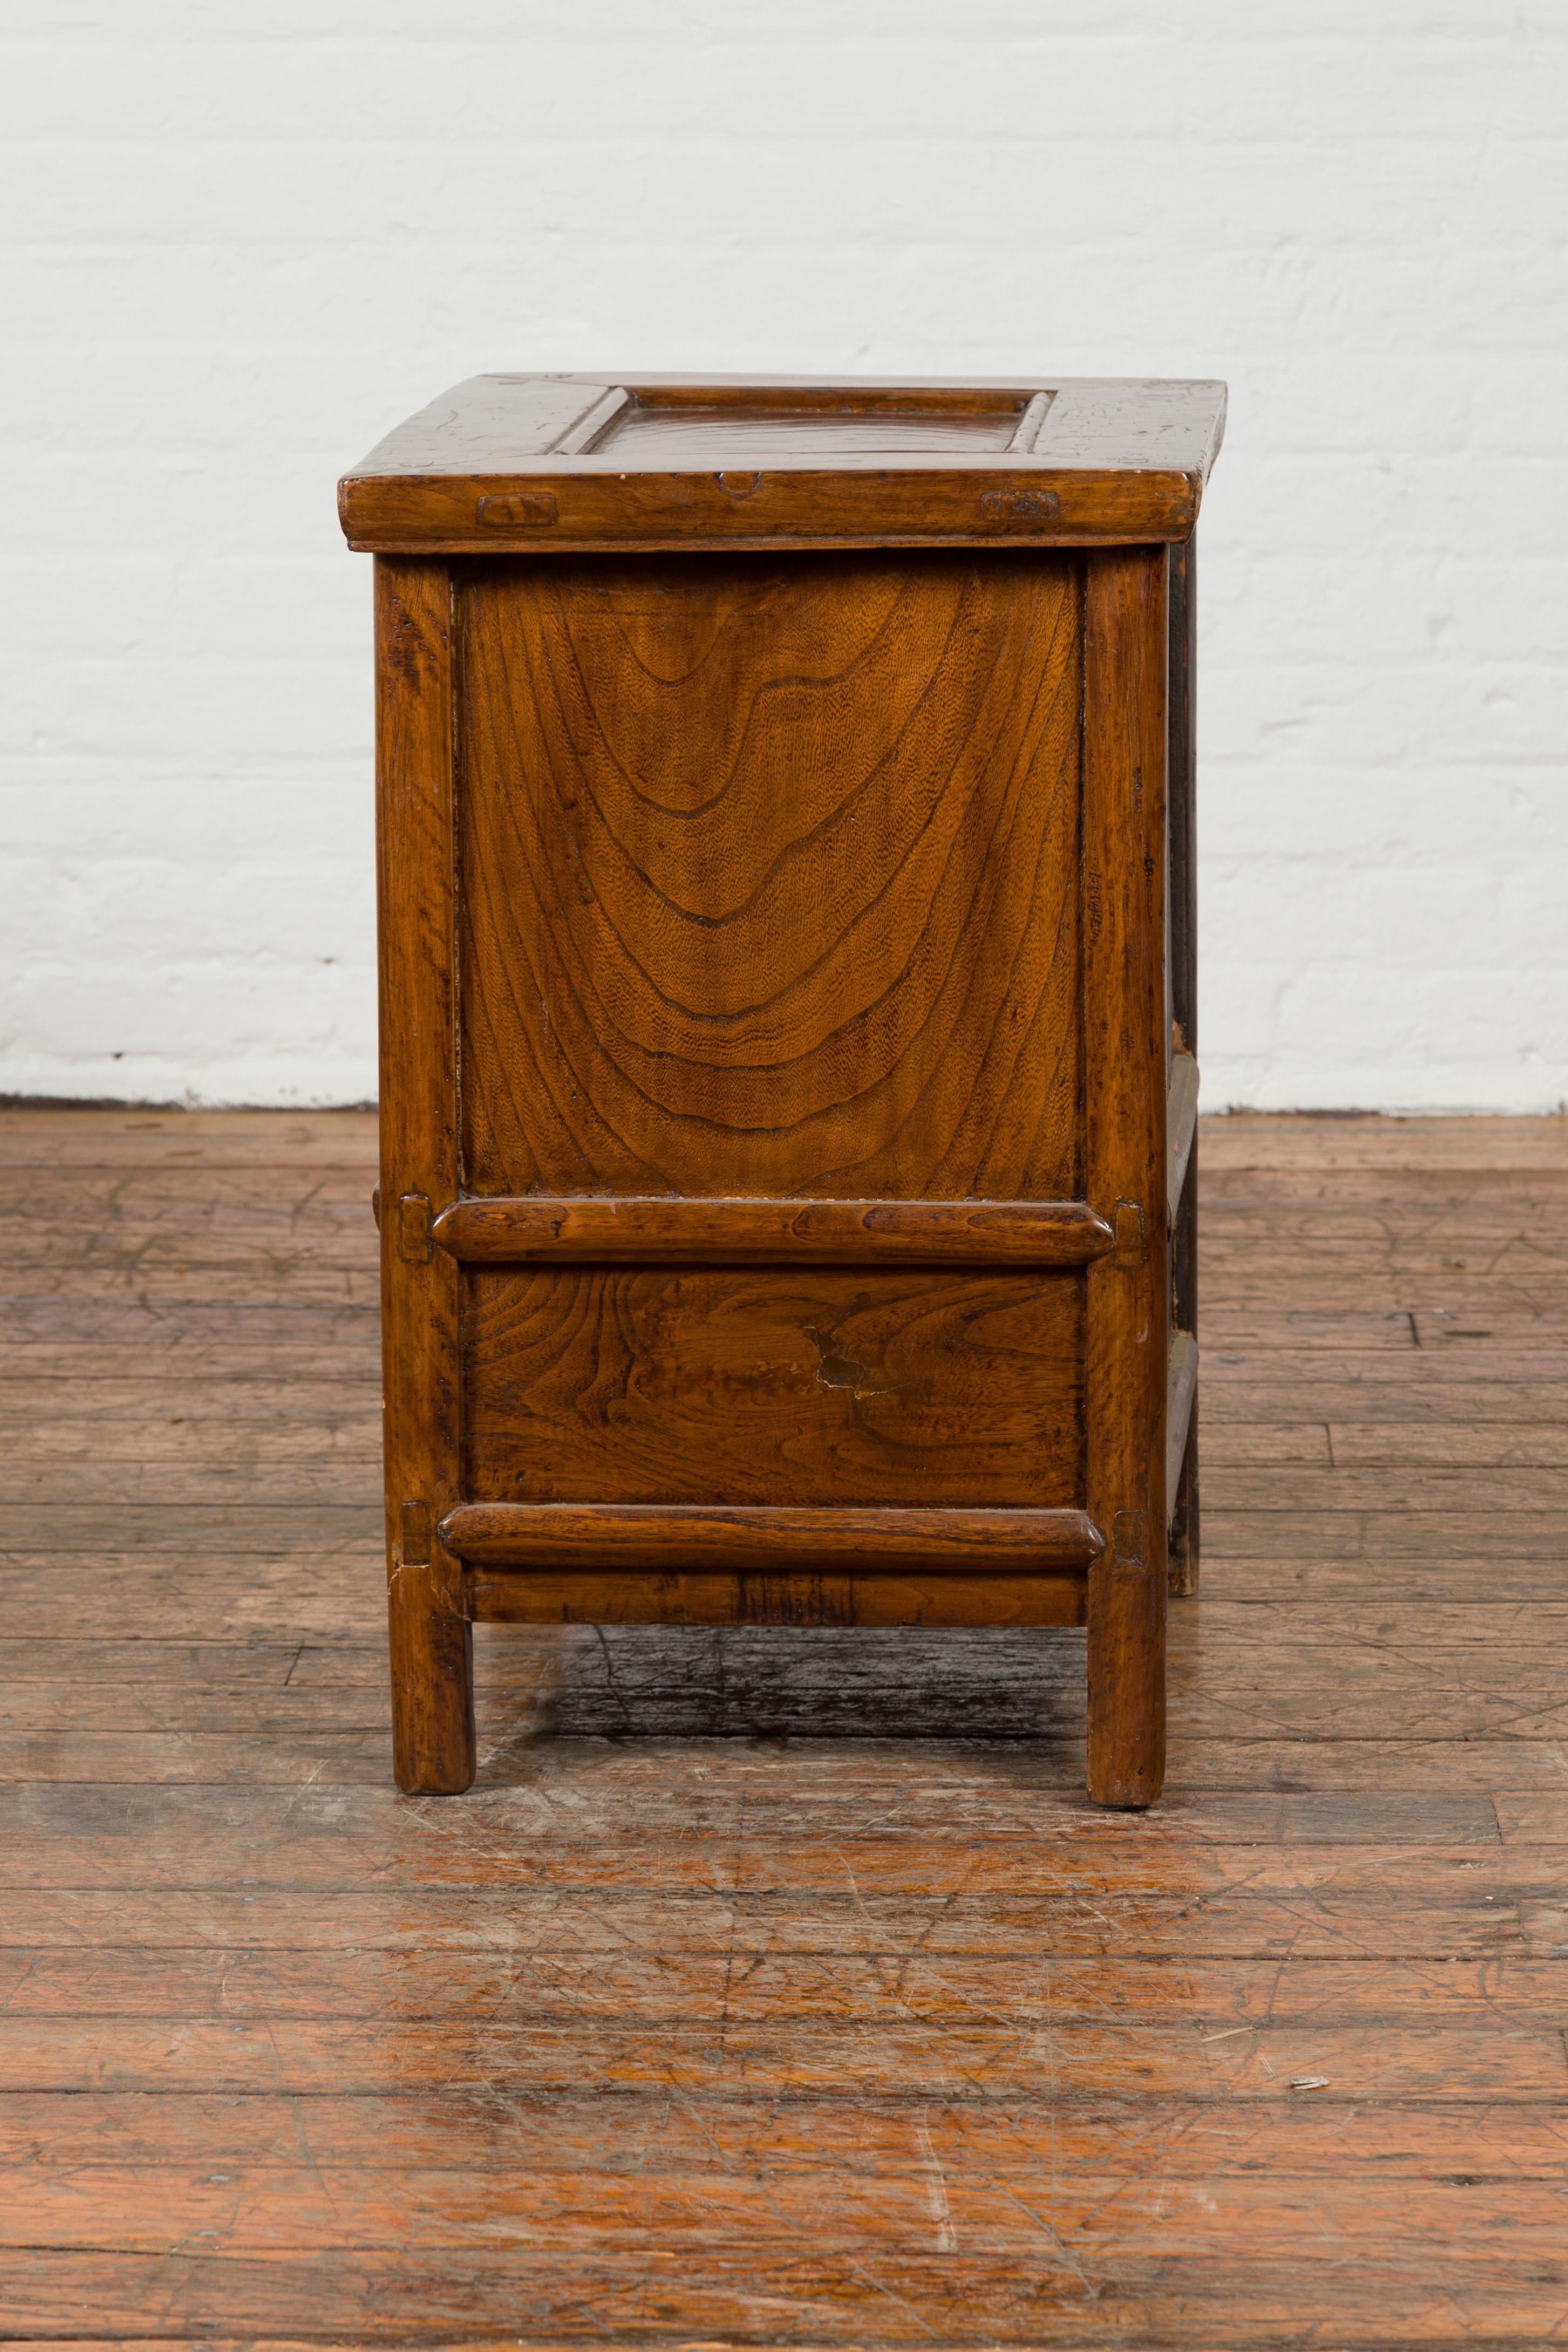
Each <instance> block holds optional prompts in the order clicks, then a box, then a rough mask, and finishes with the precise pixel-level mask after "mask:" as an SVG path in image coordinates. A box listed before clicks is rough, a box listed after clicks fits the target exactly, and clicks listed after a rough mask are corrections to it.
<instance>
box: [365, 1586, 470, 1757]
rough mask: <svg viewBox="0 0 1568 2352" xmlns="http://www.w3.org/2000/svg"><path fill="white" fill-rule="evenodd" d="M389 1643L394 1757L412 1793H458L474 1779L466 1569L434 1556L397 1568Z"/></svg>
mask: <svg viewBox="0 0 1568 2352" xmlns="http://www.w3.org/2000/svg"><path fill="white" fill-rule="evenodd" d="M387 1616H388V1621H389V1631H390V1633H391V1639H392V1754H393V1769H394V1770H395V1773H396V1775H397V1785H398V1787H399V1788H400V1789H402V1790H406V1791H407V1793H408V1794H410V1795H418V1794H425V1795H431V1796H448V1797H457V1796H461V1794H462V1792H463V1790H465V1789H467V1788H470V1787H471V1786H472V1784H473V1778H474V1765H475V1756H474V1633H473V1627H472V1626H471V1625H470V1624H469V1622H468V1618H467V1617H466V1616H465V1615H464V1614H463V1612H462V1571H461V1570H460V1569H459V1568H458V1563H457V1561H456V1560H455V1559H451V1558H450V1556H449V1555H444V1554H440V1553H437V1557H436V1558H435V1559H432V1560H431V1561H430V1562H429V1563H428V1564H426V1565H424V1566H420V1567H417V1568H406V1567H401V1566H397V1567H395V1568H394V1570H393V1572H392V1578H391V1581H390V1583H389V1585H388V1588H387Z"/></svg>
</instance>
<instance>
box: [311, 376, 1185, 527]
mask: <svg viewBox="0 0 1568 2352" xmlns="http://www.w3.org/2000/svg"><path fill="white" fill-rule="evenodd" d="M1225 409H1226V392H1225V386H1224V384H1222V383H1201V382H1200V383H1183V382H1167V381H1163V380H1154V379H1140V378H1117V377H1064V376H1058V377H1055V378H1047V379H1044V380H1042V379H1040V378H1032V379H1026V378H1008V377H987V378H979V379H974V380H972V381H969V382H959V381H957V380H955V379H952V378H948V377H917V376H900V377H861V378H858V379H854V380H836V379H834V378H831V377H824V376H786V375H779V376H725V375H706V376H671V375H661V376H644V375H626V376H620V377H616V378H614V379H612V378H611V377H610V376H608V375H525V374H507V375H479V376H470V377H469V378H468V381H467V382H466V383H459V384H457V385H455V386H454V387H453V389H452V390H451V391H450V392H447V393H444V394H442V396H441V397H440V399H439V400H436V401H433V402H432V403H431V404H430V405H429V407H427V408H424V409H421V410H420V411H419V412H418V414H417V415H415V416H411V417H410V418H408V420H407V421H406V423H405V424H403V425H398V426H397V428H396V429H395V431H394V432H392V433H390V434H389V435H388V436H387V437H386V438H385V440H384V441H382V442H379V443H378V444H377V446H375V448H374V449H373V450H372V451H371V453H370V455H369V456H368V457H365V458H364V459H363V461H362V462H361V463H360V464H359V465H358V466H356V467H354V468H353V470H352V471H351V472H350V473H348V474H346V475H345V476H344V477H343V478H342V481H341V482H340V484H339V486H338V508H339V513H340V515H341V517H342V526H343V531H344V535H345V536H346V538H347V540H348V541H349V544H350V546H351V547H353V548H355V549H358V550H361V551H367V552H373V553H376V554H386V555H392V554H399V555H437V554H452V555H505V554H509V553H510V554H519V553H523V552H527V553H530V554H544V553H548V552H550V551H562V552H574V553H576V552H584V551H599V550H605V551H609V550H615V549H620V548H627V549H629V548H641V549H648V550H652V549H656V548H666V549H679V548H689V549H693V550H697V549H701V548H704V547H724V548H746V547H751V548H758V549H765V548H773V547H857V546H858V547H888V546H917V547H918V546H989V545H1003V546H1011V547H1017V546H1040V547H1084V546H1089V547H1092V546H1101V545H1107V544H1118V545H1126V544H1128V543H1131V542H1138V541H1143V542H1155V541H1173V540H1184V539H1185V538H1186V537H1187V536H1188V535H1189V533H1190V532H1191V530H1192V529H1193V526H1194V523H1195V522H1196V520H1197V514H1198V508H1199V505H1200V503H1201V501H1202V498H1203V491H1204V485H1205V482H1206V480H1207V478H1208V473H1209V468H1210V467H1211V466H1212V465H1213V463H1214V460H1215V457H1216V455H1217V454H1218V450H1219V446H1220V441H1221V437H1222V436H1223V433H1224V430H1225Z"/></svg>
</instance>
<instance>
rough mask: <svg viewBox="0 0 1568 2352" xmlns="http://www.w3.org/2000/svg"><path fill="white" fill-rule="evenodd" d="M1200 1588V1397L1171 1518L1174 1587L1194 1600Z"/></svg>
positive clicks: (1175, 1594)
mask: <svg viewBox="0 0 1568 2352" xmlns="http://www.w3.org/2000/svg"><path fill="white" fill-rule="evenodd" d="M1197 1589H1198V1400H1197V1398H1196V1397H1195V1396H1194V1399H1193V1415H1192V1419H1191V1420H1190V1421H1189V1422H1188V1423H1187V1450H1186V1452H1185V1453H1184V1454H1183V1456H1182V1475H1181V1477H1180V1479H1179V1481H1178V1482H1177V1486H1176V1507H1175V1510H1174V1512H1173V1515H1172V1518H1171V1591H1172V1594H1173V1597H1175V1598H1176V1599H1178V1600H1183V1601H1191V1600H1193V1599H1194V1598H1195V1596H1196V1593H1197Z"/></svg>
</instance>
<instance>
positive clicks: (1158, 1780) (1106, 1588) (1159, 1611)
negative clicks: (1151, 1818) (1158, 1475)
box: [1089, 1514, 1167, 1811]
mask: <svg viewBox="0 0 1568 2352" xmlns="http://www.w3.org/2000/svg"><path fill="white" fill-rule="evenodd" d="M1123 1517H1131V1514H1124V1515H1123ZM1119 1524H1120V1522H1119ZM1136 1524H1137V1526H1139V1527H1140V1528H1142V1526H1143V1525H1144V1524H1145V1522H1144V1520H1143V1517H1142V1514H1140V1515H1138V1517H1137V1521H1136ZM1166 1574H1167V1570H1166V1565H1165V1547H1164V1545H1163V1543H1160V1544H1157V1545H1156V1546H1155V1557H1154V1558H1153V1559H1152V1560H1146V1561H1145V1560H1134V1559H1128V1558H1125V1557H1119V1556H1118V1547H1117V1545H1116V1544H1115V1543H1112V1544H1111V1545H1110V1547H1109V1548H1108V1549H1107V1550H1106V1552H1105V1554H1104V1556H1103V1557H1102V1558H1101V1559H1098V1560H1096V1562H1095V1564H1094V1566H1093V1568H1092V1569H1091V1570H1089V1795H1090V1796H1091V1797H1092V1798H1093V1800H1094V1801H1095V1803H1096V1804H1097V1805H1116V1806H1121V1807H1123V1808H1126V1809H1128V1810H1131V1811H1138V1810H1141V1809H1142V1807H1143V1806H1145V1805H1152V1804H1153V1803H1154V1802H1155V1801H1156V1800H1157V1798H1158V1797H1159V1794H1160V1791H1161V1790H1162V1789H1163V1787H1164V1784H1165V1581H1166Z"/></svg>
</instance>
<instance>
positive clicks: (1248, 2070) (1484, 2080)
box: [0, 1113, 1568, 2352]
mask: <svg viewBox="0 0 1568 2352" xmlns="http://www.w3.org/2000/svg"><path fill="white" fill-rule="evenodd" d="M1201 1157H1202V1168H1203V1190H1204V1267H1203V1285H1204V1288H1203V1297H1204V1309H1203V1322H1202V1331H1201V1338H1202V1342H1203V1349H1204V1355H1203V1416H1204V1444H1205V1473H1204V1475H1205V1492H1204V1510H1205V1593H1204V1598H1203V1599H1202V1601H1195V1602H1178V1603H1176V1604H1174V1605H1173V1609H1172V1613H1171V1637H1172V1657H1173V1670H1172V1709H1171V1714H1172V1726H1171V1728H1172V1740H1171V1780H1170V1783H1169V1786H1168V1792H1167V1795H1166V1797H1165V1800H1164V1802H1163V1806H1162V1807H1161V1809H1160V1810H1159V1811H1157V1812H1155V1813H1153V1814H1151V1815H1149V1816H1147V1817H1140V1816H1136V1815H1119V1814H1113V1813H1112V1814H1108V1813H1104V1812H1101V1811H1098V1810H1096V1809H1095V1808H1094V1807H1092V1806H1090V1805H1089V1802H1088V1801H1087V1799H1086V1798H1085V1796H1084V1795H1083V1793H1082V1783H1083V1771H1084V1763H1083V1756H1082V1738H1083V1698H1082V1691H1083V1679H1084V1676H1083V1653H1082V1643H1083V1636H1082V1634H1081V1633H1077V1632H1073V1631H1070V1630H1054V1629H1050V1630H1003V1631H984V1632H952V1633H933V1634H914V1633H898V1632H893V1631H889V1632H875V1631H856V1632H844V1631H834V1630H828V1631H821V1632H817V1631H802V1630H798V1629H794V1628H787V1627H784V1628H777V1629H773V1628H768V1629H756V1628H737V1629H733V1630H731V1629H725V1630H723V1631H721V1632H719V1631H714V1630H710V1629H690V1630H684V1629H678V1628H669V1627H663V1628H661V1627H656V1626H647V1627H641V1626H631V1627H625V1628H617V1629H615V1630H612V1631H607V1632H598V1631H595V1630H594V1629H593V1628H577V1627H574V1628H570V1629H565V1630H557V1629H550V1630H535V1629H530V1628H520V1627H502V1626H482V1627H480V1628H479V1632H478V1634H477V1637H476V1642H477V1648H478V1651H479V1708H480V1716H479V1726H480V1759H481V1760H480V1769H479V1783H478V1785H477V1787H476V1789H475V1790H474V1792H473V1793H472V1795H471V1796H468V1797H466V1798H460V1799H442V1798H419V1799H412V1800H410V1799H401V1798H399V1797H398V1796H397V1795H396V1794H395V1791H394V1790H393V1788H392V1784H391V1770H390V1759H389V1750H388V1738H387V1728H386V1705H387V1699H386V1691H387V1673H386V1661H385V1651H384V1599H383V1592H382V1567H381V1559H380V1550H381V1532H382V1531H381V1518H380V1501H379V1487H378V1475H377V1463H376V1449H377V1444H378V1422H379V1398H378V1386H377V1364H376V1354H375V1318H376V1304H375V1302H376V1260H375V1236H374V1230H373V1227H372V1224H371V1219H370V1214H369V1205H368V1203H369V1192H370V1187H371V1183H372V1181H373V1176H374V1129H373V1126H372V1123H371V1122H370V1121H368V1120H367V1119H364V1118H355V1117H353V1116H350V1115H338V1116H333V1117H324V1116H310V1117H274V1116H266V1117H263V1116H258V1115H241V1114H235V1115H226V1116H217V1115H214V1116H195V1117H179V1116H174V1115H170V1116H163V1117H161V1116H159V1115H157V1114H155V1113H147V1114H141V1115H137V1114H102V1115H98V1114H86V1113H69V1114H53V1115H46V1114H31V1113H18V1114H12V1115H10V1116H9V1117H7V1118H5V1120H4V1121H3V1122H0V1162H3V1174H0V1183H3V1200H4V1212H3V1213H4V1217H5V1245H6V1266H7V1271H8V1277H9V1278H8V1281H7V1284H6V1291H7V1294H8V1295H7V1302H6V1309H5V1313H6V1319H7V1325H8V1336H9V1339H10V1342H11V1344H10V1346H9V1348H8V1349H7V1351H6V1353H5V1358H4V1360H3V1364H0V1414H4V1416H5V1421H6V1423H7V1440H8V1442H7V1444H6V1445H5V1475H6V1478H7V1480H8V1491H7V1495H6V1497H5V1549H6V1554H7V1574H6V1578H5V1585H4V1588H3V1590H4V1599H3V1601H0V1628H3V1631H4V1633H5V1649H4V1655H3V1657H0V1681H3V1682H4V1685H5V1692H4V1698H5V1706H4V1713H3V1716H0V1751H3V1756H4V1765H5V1778H6V1782H7V1785H6V1787H5V1790H4V1795H3V1800H0V1801H3V1803H4V1807H5V1815H6V1820H5V1834H4V1836H3V1837H0V1878H3V1881H4V1892H3V1894H0V1918H3V1921H4V1949H3V1950H0V1978H3V1980H4V1993H3V1999H4V2004H5V2030H4V2033H3V2035H0V2090H3V2095H0V2140H3V2148H0V2165H3V2166H4V2168H5V2200H4V2202H3V2204H0V2215H3V2227H0V2238H3V2241H4V2245H3V2248H0V2313H3V2314H4V2333H5V2335H6V2336H8V2337H10V2338H13V2339H18V2340H24V2341H25V2340H27V2339H38V2340H43V2339H47V2340H48V2341H51V2342H58V2341H61V2340H72V2339H75V2340H78V2341H81V2340H90V2341H91V2342H93V2343H94V2344H98V2345H109V2344H130V2343H132V2342H136V2343H143V2344H144V2343H147V2342H150V2341H151V2342H157V2343H163V2344H171V2345H172V2344H174V2343H179V2342H189V2341H192V2340H199V2341H200V2342H202V2343H203V2344H204V2345H211V2346H214V2347H224V2346H227V2345H228V2344H230V2343H231V2342H236V2343H237V2342H239V2341H245V2342H247V2343H253V2344H254V2343H257V2342H262V2343H265V2342H272V2343H275V2344H276V2343H278V2342H279V2341H285V2342H287V2343H288V2344H289V2345H294V2346H305V2345H325V2344H329V2343H330V2344H336V2345H340V2346H341V2345H344V2344H347V2343H353V2344H354V2345H364V2346H386V2347H392V2346H405V2345H407V2344H409V2343H415V2342H418V2343H428V2344H437V2343H439V2344H440V2345H442V2346H447V2347H451V2346H459V2345H460V2346H473V2345H478V2344H481V2343H482V2344H495V2343H499V2342H504V2343H507V2344H517V2343H520V2342H521V2343H522V2344H524V2345H544V2344H555V2345H563V2344H567V2343H572V2344H580V2345H596V2344H597V2345H603V2344H616V2345H630V2344H637V2345H657V2344H668V2345H670V2346H672V2347H673V2346H675V2345H678V2344H681V2343H689V2342H691V2341H693V2340H700V2341H704V2342H709V2343H712V2342H732V2343H735V2344H746V2345H758V2346H762V2345H772V2344H778V2345H784V2344H789V2345H813V2346H819V2347H826V2346H835V2345H837V2346H845V2347H847V2346H850V2345H858V2346H872V2345H874V2346H881V2347H891V2346H900V2347H902V2346H905V2345H908V2346H910V2347H915V2346H921V2347H930V2346H942V2345H945V2346H953V2345H957V2344H967V2345H977V2344H988V2345H1017V2346H1020V2347H1021V2346H1025V2345H1028V2346H1046V2345H1049V2346H1053V2347H1089V2346H1094V2347H1110V2346H1119V2345H1120V2346H1131V2345H1138V2346H1148V2345H1159V2346H1162V2347H1167V2346H1168V2347H1193V2352H1197V2347H1220V2346H1225V2347H1236V2352H1242V2347H1247V2352H1255V2347H1259V2346H1273V2345H1279V2344H1284V2343H1287V2342H1289V2343H1292V2344H1298V2343H1305V2342H1312V2343H1319V2344H1333V2345H1335V2346H1372V2345H1374V2344H1375V2345H1380V2346H1392V2345H1400V2346H1404V2345H1407V2344H1417V2343H1419V2344H1423V2345H1428V2346H1453V2345H1458V2344H1459V2343H1466V2344H1468V2343H1475V2342H1479V2341H1481V2340H1482V2339H1483V2338H1484V2339H1486V2340H1489V2341H1493V2342H1495V2341H1499V2340H1503V2341H1508V2342H1510V2343H1512V2342H1521V2341H1536V2340H1544V2339H1545V2338H1547V2337H1549V2336H1550V2337H1554V2336H1556V2335H1558V2334H1560V2332H1561V2327H1562V2311H1563V2284H1564V2274H1563V2243H1564V2228H1563V2213H1564V2210H1565V2207H1564V2187H1565V2162H1568V2057H1565V2053H1564V2043H1563V2014H1564V2003H1563V1995H1564V1989H1565V1983H1568V1675H1565V1672H1564V1663H1565V1654H1568V1580H1565V1579H1564V1575H1563V1559H1564V1555H1565V1549H1568V1483H1565V1478H1564V1472H1565V1470H1568V1443H1565V1440H1564V1424H1565V1422H1568V1136H1565V1132H1564V1128H1563V1123H1562V1122H1560V1121H1549V1120H1539V1121H1531V1122H1526V1121H1519V1122H1510V1121H1499V1120H1479V1119H1477V1120H1466V1121H1459V1120H1455V1121H1443V1120H1428V1121H1410V1122H1398V1121H1392V1120H1345V1119H1310V1118H1276V1119H1228V1120H1225V1119H1221V1120H1208V1121H1205V1124H1204V1134H1203V1140H1202V1145H1201ZM1297 2084H1300V2085H1308V2084H1310V2085H1312V2086H1313V2087H1310V2088H1309V2087H1300V2088H1295V2087H1292V2086H1293V2085H1297Z"/></svg>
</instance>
